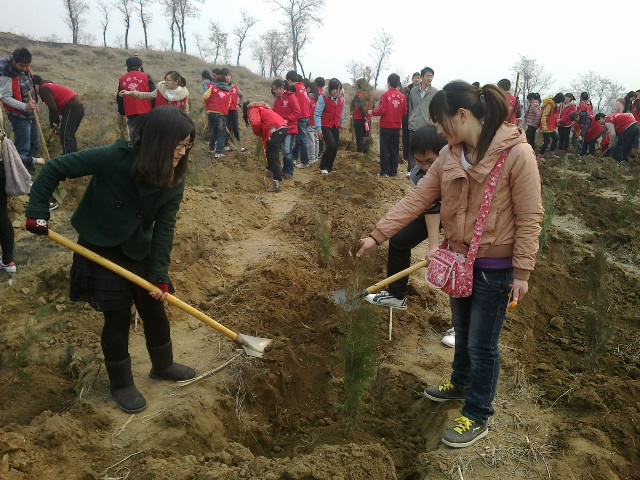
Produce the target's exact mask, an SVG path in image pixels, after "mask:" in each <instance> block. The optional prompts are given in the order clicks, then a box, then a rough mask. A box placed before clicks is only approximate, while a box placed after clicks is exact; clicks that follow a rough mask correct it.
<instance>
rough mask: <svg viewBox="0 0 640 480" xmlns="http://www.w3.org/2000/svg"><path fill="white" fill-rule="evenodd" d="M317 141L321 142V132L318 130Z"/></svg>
mask: <svg viewBox="0 0 640 480" xmlns="http://www.w3.org/2000/svg"><path fill="white" fill-rule="evenodd" d="M318 140H322V130H318Z"/></svg>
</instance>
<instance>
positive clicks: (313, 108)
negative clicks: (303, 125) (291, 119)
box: [309, 96, 318, 127]
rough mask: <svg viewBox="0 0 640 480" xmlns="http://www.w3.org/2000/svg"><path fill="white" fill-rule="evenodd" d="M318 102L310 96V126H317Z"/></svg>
mask: <svg viewBox="0 0 640 480" xmlns="http://www.w3.org/2000/svg"><path fill="white" fill-rule="evenodd" d="M317 104H318V101H317V100H316V99H315V98H313V97H312V96H311V97H309V126H310V127H315V126H316V105H317Z"/></svg>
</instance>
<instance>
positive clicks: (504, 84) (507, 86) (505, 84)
mask: <svg viewBox="0 0 640 480" xmlns="http://www.w3.org/2000/svg"><path fill="white" fill-rule="evenodd" d="M498 86H499V87H500V88H501V89H503V90H504V91H505V92H508V91H509V90H511V80H509V79H508V78H503V79H502V80H500V81H499V82H498Z"/></svg>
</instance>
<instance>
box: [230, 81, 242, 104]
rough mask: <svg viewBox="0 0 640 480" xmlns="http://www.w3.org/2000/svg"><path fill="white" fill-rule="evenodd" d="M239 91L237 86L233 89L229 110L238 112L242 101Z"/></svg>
mask: <svg viewBox="0 0 640 480" xmlns="http://www.w3.org/2000/svg"><path fill="white" fill-rule="evenodd" d="M239 90H240V89H239V88H238V86H237V85H234V86H233V87H231V105H229V110H238V100H239V99H240V94H239V93H238V91H239Z"/></svg>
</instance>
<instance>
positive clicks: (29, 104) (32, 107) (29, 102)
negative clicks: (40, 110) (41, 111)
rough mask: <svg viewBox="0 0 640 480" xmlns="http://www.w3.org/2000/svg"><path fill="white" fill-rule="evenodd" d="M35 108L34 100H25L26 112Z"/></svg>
mask: <svg viewBox="0 0 640 480" xmlns="http://www.w3.org/2000/svg"><path fill="white" fill-rule="evenodd" d="M35 109H36V101H35V100H29V101H28V102H27V112H33V111H34V110H35Z"/></svg>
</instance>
